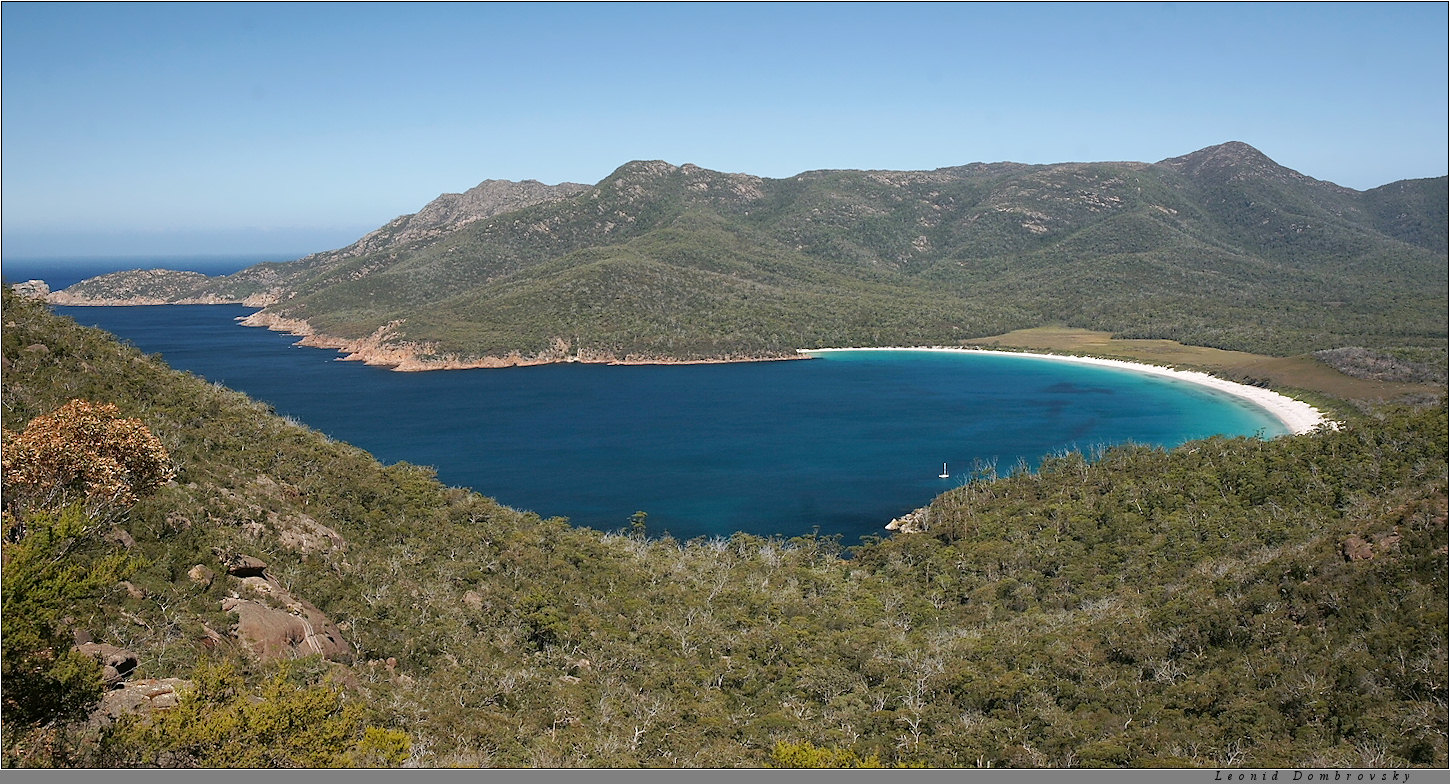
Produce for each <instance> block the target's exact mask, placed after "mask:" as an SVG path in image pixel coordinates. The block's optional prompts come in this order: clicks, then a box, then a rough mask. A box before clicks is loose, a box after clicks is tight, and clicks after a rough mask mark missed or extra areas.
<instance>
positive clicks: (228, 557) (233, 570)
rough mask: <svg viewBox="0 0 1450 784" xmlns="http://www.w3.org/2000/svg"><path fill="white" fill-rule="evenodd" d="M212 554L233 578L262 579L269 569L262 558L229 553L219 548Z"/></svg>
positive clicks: (214, 549) (215, 548)
mask: <svg viewBox="0 0 1450 784" xmlns="http://www.w3.org/2000/svg"><path fill="white" fill-rule="evenodd" d="M212 552H213V553H214V554H215V555H216V557H217V560H219V561H221V562H222V566H225V567H226V568H227V574H229V575H231V576H233V577H261V576H262V573H263V572H264V571H266V569H267V562H266V561H263V560H262V559H260V558H256V557H253V556H250V555H243V554H241V553H233V552H227V551H225V550H223V549H221V548H219V547H214V548H212Z"/></svg>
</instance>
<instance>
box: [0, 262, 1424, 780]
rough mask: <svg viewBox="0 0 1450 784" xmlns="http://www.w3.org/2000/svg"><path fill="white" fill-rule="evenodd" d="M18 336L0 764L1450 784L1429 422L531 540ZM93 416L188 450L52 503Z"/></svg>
mask: <svg viewBox="0 0 1450 784" xmlns="http://www.w3.org/2000/svg"><path fill="white" fill-rule="evenodd" d="M0 310H3V313H4V330H3V333H0V338H3V343H0V349H3V351H0V367H3V371H4V373H3V395H0V400H3V404H4V405H3V412H0V413H3V419H4V426H5V434H4V445H5V468H6V470H5V471H4V475H3V480H4V482H5V487H4V497H5V503H6V507H5V516H4V523H5V531H4V535H5V536H4V548H5V568H4V569H3V570H0V577H3V579H4V581H5V585H4V597H3V598H4V603H5V606H4V612H3V613H0V621H3V623H4V625H5V628H4V633H3V635H0V641H3V643H4V652H3V654H4V656H3V659H4V665H5V668H4V684H3V686H4V688H3V696H4V710H5V715H4V721H3V722H0V727H3V731H4V744H3V747H4V755H5V756H4V762H5V764H6V765H70V766H87V767H112V766H146V765H162V766H203V767H246V766H261V767H272V766H275V767H314V766H330V765H363V766H393V765H404V764H407V765H423V766H453V765H482V766H533V767H572V766H593V767H632V766H675V767H691V766H706V767H760V766H765V765H826V766H852V765H861V764H882V765H925V766H933V767H976V766H989V765H990V766H993V767H1012V766H1015V767H1044V766H1053V767H1127V766H1148V767H1152V766H1171V767H1217V768H1227V767H1235V768H1237V767H1265V768H1281V767H1299V768H1302V767H1317V768H1340V767H1361V766H1367V767H1409V766H1414V767H1421V766H1423V767H1434V768H1444V767H1445V765H1446V760H1447V756H1446V754H1447V750H1446V737H1447V725H1446V716H1445V711H1444V706H1445V704H1446V700H1447V696H1450V693H1447V689H1450V686H1447V684H1450V672H1447V644H1446V640H1447V629H1450V620H1447V611H1446V605H1445V596H1446V592H1447V582H1446V577H1447V575H1446V565H1447V558H1446V549H1447V540H1446V532H1447V531H1446V529H1447V513H1446V492H1447V464H1446V456H1447V448H1450V444H1447V440H1446V439H1447V427H1450V425H1447V412H1446V409H1445V406H1444V404H1443V402H1442V403H1440V404H1439V405H1437V406H1434V407H1429V408H1423V409H1419V410H1409V409H1389V410H1383V411H1379V412H1375V413H1372V414H1368V415H1366V416H1364V417H1360V418H1357V419H1356V420H1355V421H1353V422H1351V423H1349V424H1347V425H1345V426H1344V427H1343V428H1341V429H1338V430H1328V429H1324V430H1320V431H1318V432H1316V433H1313V434H1309V435H1305V436H1291V437H1284V438H1279V439H1275V440H1272V441H1261V440H1258V439H1252V438H1213V439H1208V440H1204V441H1196V442H1190V443H1188V444H1186V445H1184V446H1183V447H1181V448H1179V449H1175V450H1172V451H1163V450H1159V449H1150V448H1143V447H1123V448H1117V449H1112V450H1108V451H1107V452H1105V453H1103V454H1101V455H1096V456H1091V457H1096V458H1097V459H1095V460H1089V459H1086V458H1085V456H1082V455H1077V454H1065V455H1060V456H1055V457H1053V458H1050V459H1049V460H1047V461H1046V462H1045V463H1044V464H1043V466H1042V468H1041V470H1040V471H1039V472H1037V473H1035V474H1029V473H1025V472H1020V473H1016V474H1014V475H1012V476H1009V477H1002V478H994V477H990V476H978V477H976V478H974V480H973V481H972V482H971V483H970V484H968V485H966V486H964V487H961V488H959V489H956V490H953V491H951V492H949V493H947V494H944V495H943V496H941V497H939V498H938V499H936V500H935V501H934V502H933V503H932V504H931V506H930V507H929V508H928V510H927V512H926V513H925V515H924V517H925V518H926V519H925V527H926V531H925V533H921V534H910V535H896V536H893V537H891V538H889V539H883V540H880V541H874V542H868V543H866V544H864V545H863V546H861V547H858V548H855V549H854V550H853V551H852V553H851V555H852V557H851V558H849V559H843V558H841V557H840V556H841V548H840V543H839V542H836V541H834V540H830V539H817V538H812V537H803V538H799V539H793V540H790V541H781V540H778V539H775V540H766V539H761V538H759V537H753V536H746V535H736V536H734V537H731V538H729V539H713V540H697V541H691V542H679V541H675V540H672V539H669V538H667V537H666V538H660V539H648V538H645V537H643V536H641V535H639V534H638V533H623V532H620V533H601V532H598V531H592V530H588V529H580V528H573V527H571V526H569V525H568V524H567V523H566V522H565V521H563V520H560V519H541V518H540V517H539V516H538V515H534V514H529V513H522V512H518V511H515V510H512V509H508V508H505V507H502V506H499V505H498V504H497V503H495V502H493V501H491V500H489V499H487V498H485V497H483V496H480V495H478V494H476V493H473V492H471V491H468V490H464V489H458V488H447V487H444V486H442V485H440V484H439V483H438V482H437V481H436V480H435V479H434V478H433V477H432V475H431V473H430V472H429V471H428V470H427V469H424V468H419V467H415V466H409V465H406V464H398V465H394V466H383V465H380V464H379V463H377V462H376V461H375V460H373V459H372V458H371V457H370V456H368V455H366V454H365V453H363V452H361V451H360V450H357V449H355V448H352V447H350V446H347V445H345V444H339V443H336V442H334V441H331V440H330V439H328V438H326V437H324V436H322V435H321V434H319V433H316V432H314V431H311V430H308V429H307V428H304V427H301V426H298V425H296V424H295V423H291V422H287V421H284V420H282V419H280V418H278V417H276V416H274V415H272V414H271V413H269V412H268V411H267V409H266V407H265V406H264V405H261V404H258V403H256V402H254V401H251V400H248V399H247V398H246V397H245V396H243V395H240V394H238V393H235V392H231V391H229V390H225V389H222V388H220V387H217V386H216V385H213V384H208V383H205V382H204V381H201V380H199V379H197V378H195V377H192V376H189V375H188V374H184V373H179V372H176V371H172V370H170V369H168V368H166V367H165V366H164V365H163V364H162V363H161V362H160V361H159V360H158V359H156V358H154V357H146V356H144V355H142V354H141V353H140V352H138V351H136V350H135V349H134V348H128V347H124V346H121V345H119V344H117V343H116V342H114V341H113V340H112V339H110V338H109V337H108V336H106V335H104V333H100V332H99V331H96V330H91V329H84V328H81V327H79V326H77V325H76V324H75V323H74V322H71V321H69V320H67V319H63V318H59V317H57V316H54V315H52V314H50V313H48V312H47V311H46V309H45V308H44V307H43V306H41V305H40V304H39V303H37V302H34V301H26V300H21V299H18V298H16V297H14V296H13V295H12V293H11V292H10V290H9V289H8V288H7V289H6V290H5V292H4V302H3V309H0ZM77 399H80V400H88V401H93V403H94V404H95V405H94V406H92V408H93V409H95V410H104V407H105V406H106V405H114V406H116V409H115V410H116V412H117V415H118V416H120V417H126V418H133V419H134V420H135V424H127V425H125V426H124V427H116V428H110V429H89V430H86V431H84V432H82V433H80V434H79V435H80V437H82V438H85V439H87V440H88V442H89V445H90V446H92V447H94V448H96V449H97V453H98V454H105V455H111V456H114V457H116V458H126V457H127V456H128V453H127V451H126V449H125V448H124V447H125V444H127V443H131V442H133V441H135V440H136V439H135V438H132V436H135V435H136V434H137V433H138V432H139V431H138V429H137V428H145V429H147V432H149V433H154V434H155V437H156V439H157V441H158V442H159V444H160V445H162V446H164V448H165V450H166V453H167V459H166V461H165V464H164V465H162V466H161V468H163V469H164V470H162V471H160V472H159V473H157V474H156V475H155V476H153V477H152V479H153V480H154V482H153V484H154V486H152V487H149V488H148V490H147V492H145V493H138V494H137V496H138V497H137V499H136V500H135V501H134V503H132V502H130V501H127V502H124V503H123V502H120V501H117V500H115V498H114V497H108V498H109V499H110V500H105V499H103V500H102V501H96V500H95V499H92V500H90V501H87V502H86V503H83V504H82V503H69V504H66V503H62V502H63V501H64V495H63V494H60V493H58V492H55V489H54V488H50V489H48V488H47V487H45V486H44V485H43V483H42V484H36V483H35V482H34V477H36V476H40V475H41V474H37V472H36V471H35V470H33V469H34V468H35V467H36V466H35V465H33V464H32V463H33V462H34V461H36V460H37V459H42V460H44V459H49V460H54V459H62V458H64V459H67V460H68V459H69V457H70V456H71V455H72V454H73V453H72V452H69V451H67V452H65V453H64V454H59V455H57V454H56V453H54V452H36V451H34V450H33V449H30V447H31V446H32V445H33V444H35V443H37V442H38V441H39V442H40V443H42V444H43V443H44V442H43V440H41V439H43V438H44V437H47V436H53V435H54V434H55V433H56V432H58V431H57V430H56V429H55V427H54V423H55V417H56V416H60V415H63V412H65V411H67V410H72V409H74V406H68V405H67V403H68V401H72V400H77ZM108 433H116V434H119V436H111V435H107V434H108ZM97 434H100V435H97ZM141 443H142V444H143V445H144V444H145V440H144V439H142V440H141ZM17 446H18V447H23V448H21V449H19V450H18V451H17ZM27 450H29V451H27ZM150 453H152V454H153V455H154V453H155V449H154V448H152V449H150ZM105 465H106V466H110V465H114V464H112V463H106V464H105ZM101 476H102V478H107V477H112V476H113V472H112V470H111V469H109V468H108V469H107V470H106V471H103V472H102V474H101ZM22 479H24V480H25V481H27V482H30V483H29V484H22ZM481 489H482V490H485V491H486V490H487V488H481ZM544 511H547V510H544ZM883 522H884V521H883ZM620 523H621V526H624V525H626V521H620ZM258 618H263V619H265V620H267V622H268V623H269V624H276V625H278V626H279V627H280V628H282V629H283V630H284V631H286V634H283V635H280V637H279V636H278V635H273V636H272V637H267V636H266V635H265V627H266V625H267V624H261V627H263V628H261V629H260V630H259V624H258V623H257V622H256V621H257V619H258ZM289 618H290V619H291V620H290V621H288V620H287V619H289ZM304 621H305V622H306V624H304V623H303V622H304ZM284 622H286V623H291V624H293V626H296V627H305V628H304V629H303V631H298V632H296V633H295V634H294V633H293V631H291V629H292V628H293V626H285V625H283V624H284ZM259 635H260V637H259ZM268 639H270V640H271V641H272V647H268V646H267V645H263V644H262V642H265V641H266V640H268ZM73 644H74V645H77V646H78V647H77V651H76V652H75V653H72V652H71V649H72V646H73ZM314 644H315V647H314ZM87 646H88V647H87ZM127 654H129V655H130V656H129V658H128V655H127ZM89 656H95V657H97V658H100V659H102V660H103V661H104V662H105V663H106V664H107V665H108V666H109V667H110V669H109V670H103V669H102V667H101V666H100V665H99V664H93V665H90V666H89V667H87V666H84V665H85V662H86V661H88V659H87V658H86V657H89ZM103 678H109V679H110V685H109V686H107V687H106V689H105V690H103V689H102V679H103ZM111 686H116V687H117V688H111ZM137 694H139V695H141V696H139V697H137V698H136V699H134V700H132V701H131V702H130V703H127V702H125V701H124V700H118V699H117V698H118V697H125V696H127V695H137ZM102 695H104V699H102ZM98 704H99V706H100V708H101V709H102V710H100V711H99V712H97V711H95V709H96V708H97V706H98ZM279 728H280V729H279Z"/></svg>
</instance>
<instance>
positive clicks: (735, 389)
mask: <svg viewBox="0 0 1450 784" xmlns="http://www.w3.org/2000/svg"><path fill="white" fill-rule="evenodd" d="M56 310H58V311H59V312H61V313H63V314H65V315H69V316H72V317H73V318H75V319H76V320H78V321H80V322H81V323H83V324H90V325H97V326H101V327H103V328H105V329H107V330H109V331H111V332H113V333H115V334H117V335H119V336H121V337H122V338H124V339H126V340H129V341H131V342H132V343H134V344H135V345H136V346H138V347H139V348H141V349H142V350H143V351H146V352H148V353H161V354H162V355H163V357H164V358H165V359H166V361H167V362H168V363H170V364H171V365H172V366H173V367H177V368H181V369H185V370H189V371H192V372H194V373H196V374H198V375H200V376H203V377H205V378H206V379H208V380H211V381H215V382H218V383H221V384H225V385H226V386H229V387H232V388H234V389H239V390H242V391H244V392H246V393H248V394H249V395H251V396H252V397H254V398H257V399H260V400H264V401H267V402H268V403H271V404H272V405H273V406H274V407H275V408H276V410H277V411H278V412H279V413H281V414H285V415H290V416H293V417H295V418H296V419H298V420H301V421H303V422H305V423H307V424H308V425H310V426H312V427H314V428H316V429H318V430H321V431H322V432H324V433H327V434H328V435H330V436H332V437H334V438H337V439H339V440H342V441H347V442H350V443H352V444H356V445H357V446H360V447H363V448H364V449H367V450H368V451H370V452H372V453H373V454H374V455H376V456H377V457H378V458H380V459H381V460H383V461H384V462H386V463H392V462H395V461H400V460H406V461H408V462H411V463H416V464H421V465H430V466H434V467H436V468H437V470H438V475H439V478H440V479H442V480H443V481H444V482H447V483H449V484H451V485H460V486H467V487H471V488H473V489H476V490H478V491H480V492H482V493H484V494H486V495H490V496H493V497H495V498H498V499H499V500H500V501H501V502H503V503H505V504H508V505H510V506H513V507H516V508H520V509H528V510H533V511H536V512H538V513H539V514H541V515H544V516H553V515H562V516H566V517H568V518H570V519H571V520H572V521H573V522H575V523H577V524H583V525H589V526H592V527H596V528H602V529H617V528H621V527H623V526H624V525H625V524H626V522H627V520H628V518H629V516H630V515H631V514H632V513H633V512H635V511H637V510H642V511H645V512H647V513H648V515H649V530H650V532H651V533H652V534H658V533H661V532H662V531H666V530H667V531H669V532H670V533H671V534H672V535H674V536H676V537H679V538H691V537H695V536H714V535H729V534H730V533H732V532H734V531H737V530H740V531H747V532H750V533H755V534H760V535H770V534H782V535H785V536H795V535H800V534H809V533H811V532H812V530H813V529H814V528H815V527H816V526H819V530H820V533H821V534H823V535H831V534H836V533H840V534H843V535H844V538H845V541H846V542H847V543H854V542H855V541H856V539H857V538H858V537H859V536H862V535H867V534H880V533H882V526H883V525H884V524H885V523H887V522H888V521H889V520H890V519H891V518H893V517H896V516H899V515H901V514H903V513H904V512H907V511H909V510H911V509H913V508H915V507H918V506H921V505H924V504H925V503H927V502H928V501H930V500H931V499H932V498H933V497H934V496H936V495H937V494H939V493H941V492H942V491H944V490H947V489H949V488H951V487H953V486H955V485H958V484H960V483H962V482H963V481H965V479H966V476H967V474H968V473H969V472H970V470H971V467H972V465H973V463H974V461H988V462H991V463H994V464H996V465H997V466H998V467H1000V469H1001V470H1004V471H1005V470H1009V469H1011V468H1012V467H1013V465H1014V464H1016V462H1017V461H1018V459H1019V458H1020V459H1023V460H1026V461H1027V463H1028V464H1029V465H1036V463H1037V462H1038V460H1039V459H1040V458H1041V457H1042V456H1044V455H1047V454H1051V453H1054V452H1060V451H1062V450H1065V449H1072V448H1078V449H1083V450H1089V449H1091V448H1093V447H1095V446H1099V445H1103V444H1110V443H1120V442H1124V441H1134V442H1138V443H1148V444H1163V445H1169V446H1172V445H1176V444H1179V443H1181V442H1183V441H1185V440H1188V439H1192V438H1198V437H1203V436H1208V435H1212V434H1216V433H1227V434H1243V435H1252V434H1255V433H1260V434H1264V435H1277V434H1279V433H1282V432H1283V429H1282V427H1281V426H1279V425H1278V424H1277V422H1276V421H1275V420H1273V419H1272V418H1271V417H1269V416H1268V415H1267V414H1266V413H1264V412H1262V411H1260V410H1259V409H1257V408H1254V407H1252V406H1248V405H1246V404H1243V403H1241V402H1239V401H1236V400H1234V399H1233V398H1231V397H1228V396H1226V395H1223V394H1221V393H1217V392H1213V391H1208V390H1203V389H1202V388H1199V387H1195V386H1193V385H1191V384H1186V383H1183V382H1177V381H1170V380H1163V379H1159V378H1153V377H1147V376H1143V375H1139V374H1134V373H1130V372H1124V371H1121V370H1112V369H1105V368H1097V367H1084V366H1077V365H1070V364H1067V363H1060V362H1050V361H1044V360H1034V359H1030V358H1022V357H1003V356H982V355H961V354H954V353H944V352H910V353H908V352H844V353H837V354H828V355H826V358H823V359H816V360H809V361H789V362H757V363H740V364H729V365H674V366H617V367H611V366H602V365H546V366H538V367H526V368H506V369H499V370H459V371H448V372H430V373H394V372H391V371H388V370H384V369H381V368H373V367H367V366H365V365H363V364H361V363H357V362H338V361H336V358H337V357H338V353H337V352H335V351H331V350H324V349H312V348H304V347H300V346H295V345H293V344H294V343H295V342H296V338H294V337H291V336H288V335H282V334H279V333H274V332H269V331H267V330H263V329H251V328H246V327H241V326H239V325H237V324H235V323H234V319H236V318H238V317H240V316H243V315H245V314H246V313H248V312H250V310H249V309H246V308H242V307H237V306H225V305H219V306H174V307H165V306H162V307H125V308H57V309H56ZM943 462H946V463H948V464H949V466H950V473H951V477H950V478H948V479H939V478H938V477H937V474H939V473H940V472H941V465H942V463H943Z"/></svg>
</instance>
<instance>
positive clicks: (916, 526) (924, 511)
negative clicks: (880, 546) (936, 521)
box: [886, 506, 931, 534]
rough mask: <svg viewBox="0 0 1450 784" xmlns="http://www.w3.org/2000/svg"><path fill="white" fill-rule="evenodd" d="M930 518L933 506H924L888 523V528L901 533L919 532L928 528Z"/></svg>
mask: <svg viewBox="0 0 1450 784" xmlns="http://www.w3.org/2000/svg"><path fill="white" fill-rule="evenodd" d="M930 520H931V507H929V506H923V507H922V508H920V509H913V510H912V511H910V512H907V513H906V514H904V515H902V516H900V517H898V518H896V519H895V520H892V521H891V522H889V523H887V524H886V530H888V531H895V532H896V533H900V534H919V533H922V532H924V531H926V530H927V524H928V523H929V522H930Z"/></svg>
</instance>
